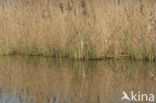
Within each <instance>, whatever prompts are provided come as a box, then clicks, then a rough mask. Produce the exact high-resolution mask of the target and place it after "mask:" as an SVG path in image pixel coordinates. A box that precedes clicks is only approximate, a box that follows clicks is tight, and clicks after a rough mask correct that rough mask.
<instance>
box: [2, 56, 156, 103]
mask: <svg viewBox="0 0 156 103" xmlns="http://www.w3.org/2000/svg"><path fill="white" fill-rule="evenodd" d="M155 87H156V64H155V63H151V62H136V61H128V60H120V61H111V60H108V61H76V60H75V61H71V60H60V59H58V60H57V59H52V58H46V59H45V58H33V57H9V58H7V57H5V58H1V59H0V103H122V102H121V97H122V91H123V90H124V91H127V92H130V91H132V90H133V91H135V92H136V93H137V92H138V91H140V92H142V93H147V94H150V93H153V94H156V89H155ZM125 103H128V102H127V101H125Z"/></svg>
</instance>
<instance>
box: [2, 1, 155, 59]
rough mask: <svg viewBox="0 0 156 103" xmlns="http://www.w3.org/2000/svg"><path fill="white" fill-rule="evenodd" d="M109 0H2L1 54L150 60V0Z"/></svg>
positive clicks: (152, 30) (152, 19)
mask: <svg viewBox="0 0 156 103" xmlns="http://www.w3.org/2000/svg"><path fill="white" fill-rule="evenodd" d="M110 1H111V0H110ZM110 1H107V0H75V1H73V0H57V1H56V0H15V1H14V2H11V3H10V2H3V3H1V4H0V48H1V49H0V50H1V52H0V53H1V54H22V55H34V56H41V55H42V56H55V57H59V58H60V57H68V58H72V59H73V58H74V59H80V58H84V59H103V58H122V57H131V58H133V59H146V60H155V58H156V45H155V44H156V16H155V15H156V4H155V3H154V0H148V1H147V0H138V1H136V0H134V1H133V0H132V1H131V3H129V4H128V5H127V4H125V3H124V2H122V1H121V2H120V3H119V4H118V5H115V4H112V3H111V2H110ZM5 51H6V52H5Z"/></svg>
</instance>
